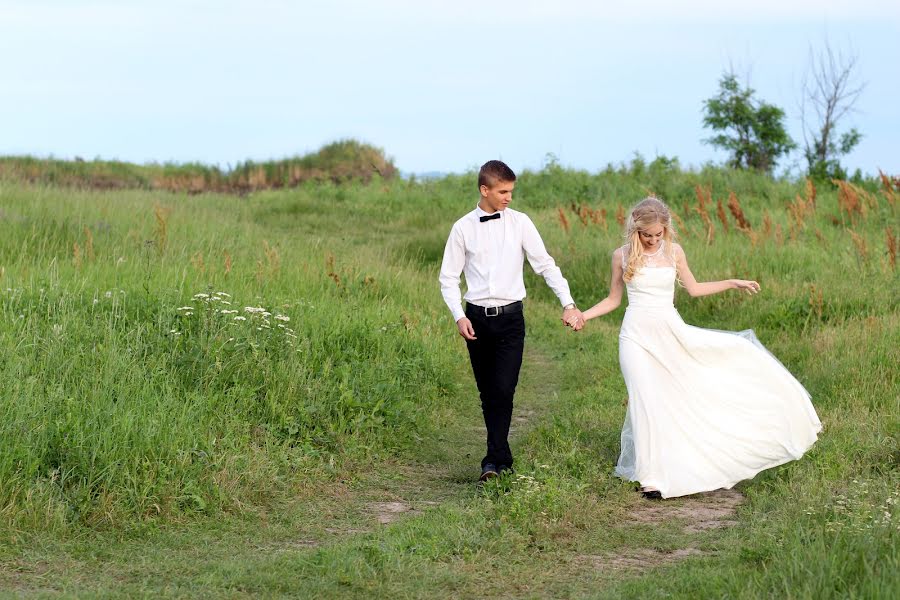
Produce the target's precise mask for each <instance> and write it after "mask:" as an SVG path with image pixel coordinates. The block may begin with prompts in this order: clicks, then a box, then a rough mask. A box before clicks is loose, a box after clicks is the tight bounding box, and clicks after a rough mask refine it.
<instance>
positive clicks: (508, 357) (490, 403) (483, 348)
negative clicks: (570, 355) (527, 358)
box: [466, 305, 525, 467]
mask: <svg viewBox="0 0 900 600" xmlns="http://www.w3.org/2000/svg"><path fill="white" fill-rule="evenodd" d="M466 317H468V318H469V320H470V321H471V322H472V328H473V329H474V330H475V337H476V338H478V339H476V340H473V341H468V340H467V341H466V345H467V347H468V349H469V360H471V361H472V372H473V373H474V374H475V383H476V384H477V385H478V393H479V395H480V396H481V412H482V413H483V414H484V426H485V428H487V454H486V455H485V457H484V458H483V459H482V461H481V466H482V467H484V465H486V464H488V463H492V464H494V465H496V466H499V465H506V466H508V467H511V466H512V464H513V456H512V451H510V449H509V424H510V421H511V420H512V410H513V396H514V395H515V393H516V384H518V382H519V370H520V369H521V367H522V352H523V350H524V349H525V315H524V313H523V312H522V311H519V312H517V313H512V314H502V315H497V316H496V317H488V316H485V314H484V310H483V309H479V308H478V307H475V306H472V305H466Z"/></svg>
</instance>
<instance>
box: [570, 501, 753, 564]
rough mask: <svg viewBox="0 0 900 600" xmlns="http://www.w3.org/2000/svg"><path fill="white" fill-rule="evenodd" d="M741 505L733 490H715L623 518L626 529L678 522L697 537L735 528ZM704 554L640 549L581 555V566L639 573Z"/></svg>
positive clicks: (651, 504)
mask: <svg viewBox="0 0 900 600" xmlns="http://www.w3.org/2000/svg"><path fill="white" fill-rule="evenodd" d="M743 501H744V495H743V494H741V493H740V492H738V491H735V490H716V491H715V492H706V493H703V494H696V495H694V496H687V497H685V498H675V499H672V500H660V501H644V502H642V503H641V504H640V506H638V507H636V508H634V509H633V510H632V511H631V512H629V513H628V515H627V516H626V518H625V521H624V523H625V524H626V525H648V524H656V523H667V522H671V521H677V522H679V523H680V524H681V525H682V526H683V528H684V532H685V533H699V532H701V531H707V530H709V529H719V528H722V527H731V526H733V525H737V520H736V519H735V513H736V511H737V507H738V506H739V505H740V504H741V503H742V502H743ZM702 554H703V552H702V551H701V550H699V549H697V548H694V547H693V546H688V547H687V548H678V549H675V550H672V551H669V552H666V551H661V550H656V549H649V548H643V549H638V550H627V551H624V552H621V553H618V554H610V555H602V556H601V555H582V556H580V557H579V559H580V560H581V561H582V562H587V563H589V564H591V565H592V566H593V567H594V568H596V569H600V570H612V571H617V570H618V571H621V570H642V569H649V568H652V567H657V566H660V565H665V564H669V563H673V562H676V561H679V560H682V559H684V558H687V557H689V556H699V555H702Z"/></svg>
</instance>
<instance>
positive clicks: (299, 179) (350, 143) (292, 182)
mask: <svg viewBox="0 0 900 600" xmlns="http://www.w3.org/2000/svg"><path fill="white" fill-rule="evenodd" d="M397 174H398V171H397V168H396V167H395V166H394V163H393V161H392V160H391V159H390V158H388V157H387V156H385V154H384V151H383V150H381V149H380V148H376V147H374V146H372V145H370V144H364V143H361V142H358V141H356V140H341V141H337V142H332V143H330V144H326V145H325V146H323V147H322V148H320V149H319V150H317V151H316V152H311V153H308V154H305V155H303V156H293V157H290V158H283V159H280V160H269V161H252V160H247V161H244V162H241V163H238V164H236V165H234V167H229V168H227V169H222V168H220V167H218V166H210V165H204V164H201V163H164V164H157V163H151V164H144V165H135V164H131V163H126V162H121V161H115V160H101V159H99V158H97V159H94V160H90V161H85V160H83V159H81V158H78V159H76V160H74V161H70V160H58V159H53V158H49V159H45V158H36V157H33V156H0V179H3V180H6V181H18V182H27V183H31V184H45V185H46V184H49V185H55V186H60V187H74V188H81V189H98V190H116V189H146V190H165V191H169V192H185V193H189V194H200V193H210V192H219V193H234V194H246V193H249V192H253V191H259V190H264V189H280V188H291V187H297V186H299V185H302V184H304V183H307V182H325V181H330V182H334V183H344V182H348V181H362V182H370V181H372V180H373V179H391V178H393V177H396V176H397Z"/></svg>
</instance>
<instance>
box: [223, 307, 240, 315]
mask: <svg viewBox="0 0 900 600" xmlns="http://www.w3.org/2000/svg"><path fill="white" fill-rule="evenodd" d="M219 312H220V313H221V314H223V315H236V314H237V313H238V311H236V310H226V309H224V308H223V309H222V310H220V311H219Z"/></svg>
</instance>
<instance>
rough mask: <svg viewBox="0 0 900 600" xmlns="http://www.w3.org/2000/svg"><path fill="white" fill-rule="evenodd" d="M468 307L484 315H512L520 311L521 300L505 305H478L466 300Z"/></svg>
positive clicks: (467, 308)
mask: <svg viewBox="0 0 900 600" xmlns="http://www.w3.org/2000/svg"><path fill="white" fill-rule="evenodd" d="M470 308H471V309H472V310H474V311H475V312H476V313H478V314H480V315H484V316H485V317H499V316H500V315H512V314H515V313H520V312H522V301H521V300H519V301H518V302H513V303H512V304H507V305H506V306H478V305H477V304H472V303H470V302H466V310H469V309H470Z"/></svg>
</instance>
